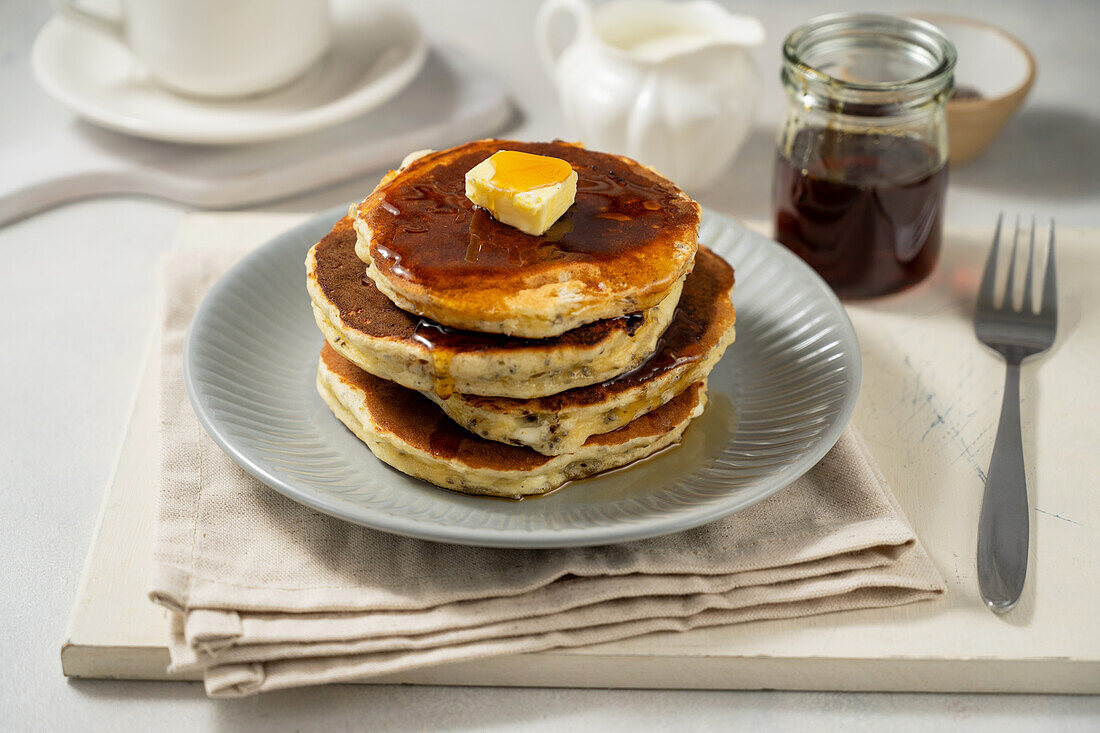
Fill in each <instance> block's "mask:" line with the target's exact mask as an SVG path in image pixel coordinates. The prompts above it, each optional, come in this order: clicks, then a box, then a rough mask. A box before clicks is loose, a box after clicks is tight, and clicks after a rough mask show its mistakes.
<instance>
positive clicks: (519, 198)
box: [466, 150, 577, 236]
mask: <svg viewBox="0 0 1100 733" xmlns="http://www.w3.org/2000/svg"><path fill="white" fill-rule="evenodd" d="M576 197H577V172H576V171H575V170H573V166H571V165H569V163H567V162H566V161H564V160H561V159H560V158H551V157H549V156H546V155H532V154H531V153H521V152H519V151H517V150H501V151H499V152H496V153H493V154H492V155H490V156H489V157H488V158H486V159H485V160H483V161H481V162H480V163H478V164H477V165H476V166H474V167H473V168H471V169H470V170H469V171H468V172H467V173H466V198H468V199H470V200H471V201H473V202H474V203H475V204H477V205H478V206H480V207H482V208H483V209H485V210H487V211H488V212H489V213H490V214H492V215H493V218H494V219H496V220H497V221H499V222H501V223H502V224H507V225H509V226H513V227H515V228H516V229H519V230H520V231H521V232H524V233H526V234H531V235H534V236H539V235H541V234H543V233H544V232H546V230H547V229H549V228H550V227H551V225H553V223H554V222H556V221H557V220H558V219H559V218H560V217H561V215H562V214H564V213H565V212H566V210H567V209H568V208H569V207H570V206H572V205H573V200H574V199H575V198H576Z"/></svg>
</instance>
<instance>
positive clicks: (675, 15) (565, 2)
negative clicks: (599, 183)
mask: <svg viewBox="0 0 1100 733" xmlns="http://www.w3.org/2000/svg"><path fill="white" fill-rule="evenodd" d="M562 16H569V17H571V18H572V19H573V21H574V22H575V24H576V33H575V35H574V37H573V39H572V41H570V42H569V43H568V44H567V45H565V46H564V48H562V47H560V46H559V45H557V44H555V43H554V38H553V36H554V30H555V25H556V23H557V21H558V20H559V18H561V17H562ZM536 35H537V39H538V44H539V50H540V52H541V54H542V57H543V60H544V62H545V63H546V66H547V68H548V70H549V72H550V75H551V76H552V77H553V80H554V83H555V85H556V86H557V89H558V95H559V97H560V99H561V105H562V109H563V111H564V114H565V119H566V122H567V124H568V125H569V128H570V135H571V136H572V138H574V139H576V140H578V141H580V142H582V143H584V144H585V145H587V146H588V147H591V148H594V149H597V150H604V151H607V152H613V153H620V154H622V155H627V156H629V157H631V158H634V159H636V160H638V161H639V162H641V163H644V164H646V165H649V166H652V167H653V168H656V169H657V171H659V172H660V173H661V174H663V175H664V176H666V177H668V178H670V179H672V180H673V181H674V182H676V183H677V184H678V185H680V186H681V187H683V188H687V189H696V190H697V189H699V188H703V187H705V186H707V185H709V184H710V183H712V182H713V181H714V180H715V179H716V178H718V176H719V175H720V174H721V173H722V172H723V171H724V170H725V169H726V167H727V166H728V165H729V163H730V161H731V160H732V159H733V157H734V155H736V153H737V151H738V149H739V148H740V147H741V144H742V143H743V142H744V141H745V137H746V136H747V135H748V132H749V129H750V127H751V125H752V120H753V116H754V113H755V111H756V106H757V101H758V99H759V96H760V89H761V83H760V73H759V71H758V70H757V68H756V66H755V64H753V62H752V59H751V57H750V56H749V53H748V51H747V50H746V49H748V48H750V47H753V46H757V45H759V44H761V43H763V41H764V28H763V26H762V25H761V24H760V22H759V21H758V20H756V19H755V18H751V17H748V16H740V15H732V14H730V13H729V12H727V11H726V10H725V9H723V8H722V7H720V6H719V5H717V4H716V3H714V2H711V1H710V0H693V1H692V2H685V3H672V2H666V1H665V0H617V2H612V3H609V4H607V5H604V6H601V7H599V8H597V9H595V10H593V9H591V8H590V7H589V5H588V3H587V2H585V0H547V2H545V3H544V4H543V5H542V7H541V8H540V10H539V15H538V20H537V23H536Z"/></svg>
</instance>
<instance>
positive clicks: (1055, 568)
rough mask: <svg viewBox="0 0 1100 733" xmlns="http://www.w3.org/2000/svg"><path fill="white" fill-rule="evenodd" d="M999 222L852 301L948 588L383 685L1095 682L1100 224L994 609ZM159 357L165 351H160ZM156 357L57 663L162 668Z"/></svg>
mask: <svg viewBox="0 0 1100 733" xmlns="http://www.w3.org/2000/svg"><path fill="white" fill-rule="evenodd" d="M297 221H298V218H297V217H294V216H289V215H282V216H272V215H264V214H195V215H192V216H191V217H189V218H188V220H187V221H186V222H185V225H184V227H183V230H182V231H181V237H183V238H188V237H210V236H219V237H234V238H241V237H248V238H251V239H252V240H254V241H256V242H257V243H259V242H262V241H264V240H266V239H267V238H268V237H270V236H271V235H273V234H275V233H277V232H278V231H281V230H283V229H285V228H286V227H287V226H290V225H292V224H294V223H296V222H297ZM990 234H991V227H986V228H981V229H974V230H967V231H951V232H949V233H948V236H947V245H946V249H945V252H944V257H943V261H942V266H941V267H940V269H939V270H938V271H937V273H936V274H935V275H934V276H933V278H932V279H931V281H930V282H927V283H925V284H922V285H921V286H919V287H918V288H916V289H914V290H913V291H911V292H909V293H905V294H902V295H899V296H895V297H892V298H888V299H884V300H878V301H875V302H874V303H870V304H866V305H853V306H849V312H850V314H851V315H852V319H853V321H854V322H855V325H856V330H857V331H858V333H859V337H860V340H861V347H862V352H863V359H864V385H863V391H862V394H861V396H860V402H859V406H858V408H857V410H856V416H855V424H856V425H857V426H858V427H859V428H860V430H861V431H862V432H863V435H864V437H865V438H866V440H867V442H868V444H869V445H870V446H871V449H872V451H873V452H874V454H875V457H876V459H877V460H878V461H879V464H880V467H881V468H882V470H883V473H884V474H885V475H886V477H887V479H888V480H889V481H890V482H891V484H892V486H893V488H894V490H895V493H896V494H897V496H898V500H899V501H900V503H901V505H902V506H903V508H904V509H905V511H906V513H907V514H908V516H909V518H910V520H911V521H912V523H913V525H914V527H915V528H916V530H917V532H918V534H919V535H920V536H921V538H922V539H923V540H924V543H925V545H926V546H927V548H928V550H929V552H930V554H931V556H932V558H933V561H934V562H935V563H936V564H937V566H938V567H939V569H940V571H941V572H942V573H943V574H944V576H945V577H946V579H947V582H948V587H949V590H948V593H947V595H946V597H944V598H943V599H941V600H937V601H933V602H928V603H920V604H914V605H911V606H905V607H901V608H890V609H882V610H869V611H858V612H851V613H843V614H832V615H827V616H818V617H813V618H808V619H794V620H790V621H769V622H758V623H752V624H742V625H736V626H730V627H724V628H711V629H699V630H696V631H691V632H688V633H681V634H671V633H665V634H655V635H651V636H646V637H642V638H638V639H631V640H627V641H621V642H615V643H611V644H604V645H600V646H594V647H587V648H582V649H573V650H566V651H556V652H543V653H539V654H532V655H524V656H518V657H510V658H500V659H488V660H482V661H477V662H469V663H463V664H457V665H450V666H446V667H439V668H435V669H427V670H421V671H418V672H416V673H411V674H406V675H401V676H399V677H388V678H384V679H382V678H379V679H374V680H371V681H372V682H405V683H418V684H456V685H457V684H462V685H516V684H520V683H519V682H518V680H522V684H523V685H527V686H562V687H640V688H661V687H666V688H710V689H713V688H723V689H759V688H777V689H798V690H809V689H830V690H909V691H1003V692H1067V693H1100V630H1098V626H1097V623H1096V608H1097V607H1098V604H1100V583H1097V578H1098V577H1100V564H1098V558H1100V542H1098V541H1097V532H1096V527H1097V526H1098V524H1100V510H1098V509H1097V506H1098V504H1100V481H1098V479H1097V473H1098V472H1097V466H1096V459H1095V457H1094V456H1095V450H1096V445H1097V444H1100V428H1098V427H1097V421H1096V415H1097V413H1100V380H1098V379H1097V376H1096V375H1097V369H1098V368H1100V367H1098V365H1100V288H1097V287H1096V285H1097V282H1098V276H1100V230H1085V229H1078V230H1066V231H1060V232H1059V250H1058V258H1059V259H1058V278H1059V290H1060V304H1059V305H1060V309H1061V311H1060V324H1061V328H1060V330H1059V335H1058V342H1057V343H1056V345H1055V347H1054V349H1053V351H1052V352H1051V353H1050V354H1049V355H1048V356H1047V357H1045V358H1044V359H1042V360H1040V361H1037V362H1034V363H1033V364H1031V365H1028V366H1027V367H1025V369H1024V375H1023V385H1022V392H1023V410H1022V412H1023V417H1024V452H1025V458H1026V461H1027V466H1028V482H1029V489H1030V493H1031V507H1032V509H1033V514H1032V523H1031V528H1032V537H1031V547H1032V548H1033V549H1032V555H1031V565H1030V568H1029V575H1028V582H1027V587H1026V588H1025V591H1024V596H1023V599H1022V601H1021V603H1020V605H1019V606H1018V607H1017V608H1016V610H1015V611H1013V612H1012V613H1011V614H1008V615H1007V616H1003V617H998V616H994V615H993V614H992V613H990V612H989V611H987V610H986V609H985V608H984V606H983V605H982V603H981V601H980V599H979V596H978V590H977V583H976V579H975V570H974V551H975V536H976V528H977V516H978V509H979V506H980V502H981V489H982V484H983V480H984V472H985V470H986V468H987V466H988V462H989V455H990V452H991V450H992V442H993V436H994V432H995V428H996V419H997V414H998V410H999V406H1000V393H1001V385H1002V381H1003V369H1002V366H1001V364H1000V362H999V361H998V359H997V358H996V357H995V356H993V355H992V354H991V353H988V352H986V351H985V350H983V349H982V348H981V347H980V346H979V345H978V344H977V342H976V341H975V340H974V337H973V334H972V330H971V327H970V314H971V308H972V299H973V292H974V289H975V287H976V283H977V280H978V279H979V278H980V274H981V265H982V262H983V261H984V257H985V254H986V252H987V248H988V239H989V237H990ZM151 361H155V359H153V360H151ZM154 374H155V366H154V367H151V368H149V369H147V370H146V374H145V377H144V378H143V380H142V383H141V386H140V388H139V390H138V395H137V399H136V401H135V406H134V413H133V417H132V420H131V424H130V428H129V432H128V434H127V437H126V440H125V443H124V445H123V448H122V452H121V455H120V457H119V463H118V468H117V472H116V475H115V477H114V479H113V482H112V485H111V487H110V489H109V491H108V493H107V496H106V498H105V499H104V504H103V509H102V515H101V518H100V524H99V528H98V530H97V532H96V536H95V540H94V542H93V544H92V548H91V550H90V553H89V556H88V560H87V565H86V567H85V571H84V577H83V579H82V582H81V587H80V589H79V591H78V597H77V601H76V605H75V608H74V610H73V617H72V622H71V627H70V630H69V634H68V641H67V642H66V644H65V646H64V647H63V649H62V652H61V659H62V668H63V670H64V672H65V674H67V675H72V676H77V677H112V678H126V679H168V678H169V676H168V675H167V674H166V673H165V671H164V670H165V668H166V666H167V664H168V651H167V648H166V646H165V640H166V638H167V619H166V616H165V613H164V612H163V611H162V610H161V609H159V608H157V607H155V606H153V605H152V604H151V603H150V602H149V601H148V600H147V598H146V596H145V581H146V574H147V567H148V557H149V547H150V542H151V537H152V513H153V502H154V492H155V485H156V451H157V445H156V427H157V408H156V401H157V396H156V384H155V380H154V378H153V375H154Z"/></svg>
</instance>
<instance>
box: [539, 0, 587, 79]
mask: <svg viewBox="0 0 1100 733" xmlns="http://www.w3.org/2000/svg"><path fill="white" fill-rule="evenodd" d="M562 14H568V15H570V16H572V18H573V22H574V23H576V25H577V28H576V31H575V32H574V34H573V35H574V37H576V36H577V35H579V34H580V33H581V32H582V31H585V30H586V29H588V28H589V27H590V26H591V23H592V10H591V8H589V7H588V3H587V2H585V0H546V2H544V3H543V4H542V7H540V8H539V14H538V16H537V17H536V18H535V42H536V43H537V44H538V47H539V55H540V56H542V63H543V64H544V65H545V66H546V70H547V71H548V72H549V73H550V75H551V76H553V75H554V73H555V70H556V68H557V65H558V59H559V58H560V57H561V53H562V51H564V50H565V46H562V47H560V48H557V47H555V44H554V40H553V38H554V23H555V22H556V21H557V19H558V16H560V15H562ZM566 45H568V44H566Z"/></svg>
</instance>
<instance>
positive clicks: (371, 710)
mask: <svg viewBox="0 0 1100 733" xmlns="http://www.w3.org/2000/svg"><path fill="white" fill-rule="evenodd" d="M72 686H73V688H75V689H76V690H78V692H79V693H80V694H81V695H82V696H84V697H85V698H87V699H89V700H91V701H95V702H100V703H103V704H104V706H105V707H106V706H109V707H110V709H111V711H112V712H113V713H114V714H115V715H119V711H120V710H121V711H125V710H126V709H127V708H130V707H132V711H131V715H132V717H127V719H130V720H132V721H133V722H134V723H135V724H137V727H138V728H142V727H144V726H142V725H141V724H140V723H138V721H139V720H141V719H142V718H143V717H146V716H148V718H149V719H150V722H151V719H153V718H156V719H159V720H161V721H162V722H163V723H165V724H167V725H166V727H167V728H168V729H175V728H176V726H174V725H172V724H171V722H170V721H172V720H173V719H174V720H176V721H177V725H178V724H179V723H182V721H185V720H190V721H201V722H202V723H203V725H202V728H210V729H215V730H222V731H254V730H257V729H261V728H262V729H263V730H270V731H283V730H388V731H399V732H400V731H422V730H441V731H446V730H474V729H476V730H490V729H493V730H497V729H509V730H511V729H517V730H518V729H522V728H524V727H527V728H529V729H531V730H539V731H544V730H585V729H592V728H596V727H606V726H608V725H609V724H610V726H611V727H612V728H614V729H616V730H618V729H625V728H628V727H630V728H637V729H639V730H646V729H648V728H651V727H653V726H655V725H663V726H664V727H668V726H669V725H670V724H671V722H672V721H674V720H675V719H676V718H680V719H681V721H682V722H683V723H684V724H686V725H687V726H688V727H693V726H702V727H710V728H714V729H719V728H724V727H726V726H727V725H729V724H730V722H731V720H736V721H739V722H740V723H741V724H744V725H746V726H747V727H749V728H758V727H768V726H769V721H771V723H772V724H774V723H775V722H776V718H777V717H779V719H780V720H787V721H792V722H793V721H795V720H798V719H800V718H803V716H804V722H806V723H810V722H812V721H817V722H821V721H822V717H821V716H827V718H831V719H832V720H833V721H841V720H847V721H849V722H850V721H851V720H852V716H853V713H858V714H860V715H864V716H875V717H873V718H869V719H871V720H879V721H880V722H881V723H882V724H883V725H887V724H888V723H889V721H890V720H904V721H905V722H910V723H911V722H914V721H913V720H911V718H914V717H915V718H917V719H919V720H921V721H924V722H925V723H926V724H933V725H935V724H937V723H939V724H940V725H946V724H948V722H949V721H953V722H957V721H958V720H959V719H960V717H963V718H968V717H972V716H977V715H996V716H998V717H1002V718H1005V719H1012V718H1014V717H1015V716H1022V715H1035V714H1036V713H1040V712H1043V713H1047V714H1060V715H1059V718H1060V719H1061V720H1063V721H1065V722H1069V721H1070V720H1073V719H1087V718H1088V717H1090V715H1092V714H1095V711H1097V710H1100V702H1098V701H1097V699H1096V698H1089V697H1073V696H1070V697H1065V696H1053V695H982V694H948V695H942V694H933V695H928V694H881V693H831V692H774V691H747V692H731V691H722V690H719V691H683V690H578V689H541V688H515V689H499V688H469V687H416V686H413V687H410V686H397V685H395V686H390V685H385V686H381V685H380V686H369V685H332V686H327V687H315V688H306V689H297V690H283V691H280V692H271V693H265V694H263V695H259V696H256V697H250V698H245V699H239V700H207V699H205V698H204V697H203V696H202V688H201V687H200V686H199V685H197V684H192V685H189V686H188V687H186V688H185V687H183V686H182V685H181V684H180V683H164V682H134V683H125V682H114V681H106V680H103V681H93V680H84V681H75V682H73V683H72ZM150 701H157V702H158V704H160V705H163V706H164V707H163V708H162V709H161V710H159V711H157V710H155V709H153V710H151V709H150V707H149V702H150ZM169 706H171V707H169ZM200 710H201V712H199V711H200ZM731 714H733V715H734V717H733V718H731V717H730V716H731ZM123 715H125V713H123ZM117 719H122V718H121V717H120V718H117ZM1056 719H1057V718H1056ZM1055 727H1057V725H1055Z"/></svg>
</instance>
